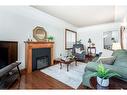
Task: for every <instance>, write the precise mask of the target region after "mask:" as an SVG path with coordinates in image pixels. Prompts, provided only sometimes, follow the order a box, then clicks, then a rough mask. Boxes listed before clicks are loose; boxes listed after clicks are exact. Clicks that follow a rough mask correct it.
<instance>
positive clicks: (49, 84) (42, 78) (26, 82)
mask: <svg viewBox="0 0 127 95" xmlns="http://www.w3.org/2000/svg"><path fill="white" fill-rule="evenodd" d="M10 89H73V88H71V87H69V86H67V85H65V84H63V83H62V82H60V81H58V80H56V79H54V78H52V77H50V76H48V75H46V74H44V73H42V72H40V71H39V70H37V71H34V72H32V73H31V74H26V73H23V74H22V76H21V79H19V80H17V81H16V82H15V83H14V85H12V87H11V88H10ZM78 89H84V87H83V86H82V85H80V86H79V88H78Z"/></svg>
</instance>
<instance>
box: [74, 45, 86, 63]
mask: <svg viewBox="0 0 127 95" xmlns="http://www.w3.org/2000/svg"><path fill="white" fill-rule="evenodd" d="M72 54H73V55H74V56H75V57H76V58H77V60H80V61H84V60H85V54H86V52H85V50H84V45H83V44H74V45H73V48H72Z"/></svg>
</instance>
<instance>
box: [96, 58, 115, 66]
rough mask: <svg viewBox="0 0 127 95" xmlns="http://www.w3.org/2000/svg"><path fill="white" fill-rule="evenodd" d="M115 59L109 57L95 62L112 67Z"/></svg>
mask: <svg viewBox="0 0 127 95" xmlns="http://www.w3.org/2000/svg"><path fill="white" fill-rule="evenodd" d="M115 59H116V57H114V56H110V57H100V58H99V59H98V61H97V62H100V63H103V64H108V65H113V64H114V62H115Z"/></svg>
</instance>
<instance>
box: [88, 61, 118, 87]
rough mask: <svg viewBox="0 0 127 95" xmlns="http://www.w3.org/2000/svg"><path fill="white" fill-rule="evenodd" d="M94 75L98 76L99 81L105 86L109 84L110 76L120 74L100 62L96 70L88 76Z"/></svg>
mask: <svg viewBox="0 0 127 95" xmlns="http://www.w3.org/2000/svg"><path fill="white" fill-rule="evenodd" d="M93 76H97V83H98V84H99V85H101V86H104V87H106V86H108V85H109V78H111V77H113V76H119V77H120V75H119V74H117V73H115V72H112V71H110V70H109V69H106V68H105V67H104V65H103V64H102V63H100V64H99V65H98V68H97V71H96V72H94V73H92V74H88V77H93Z"/></svg>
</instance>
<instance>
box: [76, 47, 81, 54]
mask: <svg viewBox="0 0 127 95" xmlns="http://www.w3.org/2000/svg"><path fill="white" fill-rule="evenodd" d="M75 52H76V53H79V54H81V53H82V52H83V51H82V50H81V49H80V48H75Z"/></svg>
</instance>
